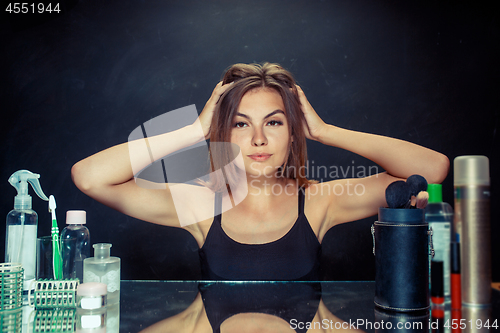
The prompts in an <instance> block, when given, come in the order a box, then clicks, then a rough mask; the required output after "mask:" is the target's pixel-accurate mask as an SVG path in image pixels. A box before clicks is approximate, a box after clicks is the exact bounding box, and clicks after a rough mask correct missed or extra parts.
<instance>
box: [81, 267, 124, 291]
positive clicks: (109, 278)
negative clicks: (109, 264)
mask: <svg viewBox="0 0 500 333" xmlns="http://www.w3.org/2000/svg"><path fill="white" fill-rule="evenodd" d="M84 274H85V276H84V278H83V280H84V281H85V282H100V283H104V284H105V285H107V286H108V293H112V292H115V291H118V290H120V270H119V269H117V270H112V271H109V272H107V273H106V274H104V275H103V276H99V275H97V274H95V273H94V272H92V271H90V270H86V271H84Z"/></svg>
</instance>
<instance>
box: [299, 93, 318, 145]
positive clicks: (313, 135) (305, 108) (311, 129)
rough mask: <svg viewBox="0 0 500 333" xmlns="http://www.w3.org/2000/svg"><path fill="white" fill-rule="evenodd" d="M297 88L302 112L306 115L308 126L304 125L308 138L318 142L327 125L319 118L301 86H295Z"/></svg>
mask: <svg viewBox="0 0 500 333" xmlns="http://www.w3.org/2000/svg"><path fill="white" fill-rule="evenodd" d="M295 86H296V87H297V92H298V94H299V100H300V104H301V109H302V112H303V113H304V117H305V119H306V122H307V123H306V124H304V130H305V134H306V137H307V138H308V139H312V140H317V139H318V136H319V133H320V131H321V129H322V128H323V127H324V125H325V123H324V122H323V120H322V119H321V118H320V117H319V116H318V114H317V113H316V111H315V110H314V108H313V107H312V106H311V104H310V103H309V101H308V100H307V97H306V94H304V91H303V90H302V88H300V86H298V85H295Z"/></svg>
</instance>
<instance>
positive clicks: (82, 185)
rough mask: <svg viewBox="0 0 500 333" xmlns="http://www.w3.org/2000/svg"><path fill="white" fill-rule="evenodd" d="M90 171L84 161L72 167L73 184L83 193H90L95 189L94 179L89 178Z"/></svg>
mask: <svg viewBox="0 0 500 333" xmlns="http://www.w3.org/2000/svg"><path fill="white" fill-rule="evenodd" d="M89 173H90V172H89V170H88V168H87V167H85V163H84V161H80V162H78V163H76V164H75V165H73V167H71V179H72V180H73V183H74V184H75V185H76V187H78V189H79V190H80V191H82V192H83V193H89V192H90V191H91V189H92V187H93V185H92V181H91V179H92V177H90V176H89Z"/></svg>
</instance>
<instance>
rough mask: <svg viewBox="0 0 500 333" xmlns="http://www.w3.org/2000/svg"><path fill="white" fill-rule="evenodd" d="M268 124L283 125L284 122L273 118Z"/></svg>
mask: <svg viewBox="0 0 500 333" xmlns="http://www.w3.org/2000/svg"><path fill="white" fill-rule="evenodd" d="M267 124H268V125H270V126H280V125H283V122H282V121H279V120H271V121H269V122H268V123H267Z"/></svg>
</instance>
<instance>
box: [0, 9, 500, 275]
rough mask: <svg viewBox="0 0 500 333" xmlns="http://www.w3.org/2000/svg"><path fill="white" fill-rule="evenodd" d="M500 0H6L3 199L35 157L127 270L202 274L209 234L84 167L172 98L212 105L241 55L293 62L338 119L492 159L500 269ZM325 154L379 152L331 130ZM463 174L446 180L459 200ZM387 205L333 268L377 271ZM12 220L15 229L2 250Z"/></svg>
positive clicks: (337, 242)
mask: <svg viewBox="0 0 500 333" xmlns="http://www.w3.org/2000/svg"><path fill="white" fill-rule="evenodd" d="M46 3H47V2H46ZM53 3H55V1H54V2H53ZM487 3H488V2H481V1H476V2H472V1H399V0H394V1H382V0H381V1H371V0H355V1H341V0H333V1H192V0H189V1H165V0H154V1H117V0H106V1H101V0H80V1H76V0H73V1H67V2H64V1H60V4H61V8H63V9H64V13H62V14H60V15H56V14H47V15H44V16H42V15H39V14H34V15H27V14H17V15H14V14H8V13H6V12H5V8H6V6H7V2H5V3H3V8H2V15H3V16H2V18H1V20H0V27H1V34H0V45H1V47H2V50H1V53H0V78H1V81H0V87H1V89H0V108H1V114H2V118H1V119H2V121H1V123H0V126H1V130H0V140H1V146H0V165H1V171H0V193H1V197H0V212H2V213H3V214H4V215H7V213H8V212H9V211H10V210H11V209H12V207H13V198H14V196H15V190H14V189H13V188H12V187H11V186H10V185H9V184H8V182H7V179H8V177H9V176H10V175H11V174H12V173H13V172H15V171H16V170H19V169H28V170H31V171H33V172H36V173H39V174H41V184H42V187H43V189H44V191H45V192H46V193H47V194H53V195H55V197H56V199H57V203H58V210H57V211H58V218H59V226H60V228H61V229H62V228H63V226H64V220H65V212H66V210H69V209H84V210H86V211H87V213H88V227H89V229H90V232H91V238H92V243H97V242H110V243H112V244H113V247H112V255H115V256H118V257H121V258H122V279H196V278H199V276H200V271H199V267H198V257H197V244H196V242H195V241H194V239H193V238H192V237H191V236H190V235H189V234H188V233H187V232H186V231H183V230H178V229H175V228H168V227H162V226H157V225H152V224H148V223H145V222H143V221H138V220H135V219H132V218H130V217H127V216H125V215H123V214H120V213H118V212H115V211H113V210H112V209H110V208H107V207H105V206H103V205H101V204H100V203H98V202H96V201H94V200H92V199H90V198H88V197H86V196H85V195H84V194H82V193H81V192H80V191H79V190H78V189H77V188H76V187H75V186H74V185H73V183H72V181H71V177H70V169H71V166H72V165H73V164H74V163H76V162H77V161H79V160H80V159H83V158H85V157H87V156H89V155H91V154H93V153H96V152H98V151H100V150H103V149H105V148H108V147H110V146H112V145H115V144H119V143H122V142H126V141H127V138H128V135H129V134H130V132H131V131H132V130H133V129H135V128H136V127H137V126H139V125H140V124H142V123H144V122H145V121H148V120H150V119H152V118H154V117H156V116H158V115H161V114H163V113H165V112H167V111H170V110H174V109H177V108H180V107H184V106H187V105H190V104H195V105H196V106H197V108H198V112H199V111H201V109H202V107H203V106H204V104H205V102H206V100H207V99H208V97H209V96H210V94H211V91H212V89H213V87H214V86H215V84H216V83H217V82H218V81H219V79H220V77H221V75H222V73H223V71H224V70H225V69H226V68H227V67H228V66H230V65H231V64H233V63H236V62H245V63H248V62H264V61H269V62H278V63H280V64H282V65H283V66H284V67H285V68H287V69H289V70H290V71H292V72H293V73H294V75H295V77H296V79H297V81H298V83H299V84H300V85H301V86H302V88H303V89H304V91H305V93H306V95H307V97H308V98H309V100H310V102H311V103H312V105H313V106H314V108H315V109H316V111H317V112H318V113H319V115H320V116H321V117H322V118H323V119H324V120H325V121H326V122H328V123H331V124H334V125H337V126H341V127H345V128H349V129H354V130H359V131H365V132H371V133H376V134H382V135H388V136H392V137H396V138H400V139H404V140H408V141H411V142H414V143H417V144H420V145H423V146H426V147H429V148H431V149H434V150H437V151H440V152H442V153H444V154H446V155H447V156H448V157H449V158H450V160H451V161H453V159H454V158H455V157H456V156H459V155H468V154H480V155H486V156H488V157H489V158H490V166H491V179H492V213H491V220H492V239H493V240H494V241H493V242H492V246H493V249H492V253H493V261H494V264H493V267H494V279H495V280H500V271H499V266H500V265H498V262H499V253H500V251H499V245H498V242H496V241H495V240H496V239H498V238H499V236H500V231H499V229H500V228H499V226H498V222H499V219H500V217H499V211H498V202H499V199H498V170H499V163H500V161H499V157H500V156H499V151H500V150H499V149H498V137H497V133H496V132H497V128H498V121H499V98H498V95H499V92H500V90H499V80H498V79H499V75H498V74H499V66H498V59H499V56H500V54H499V53H500V52H499V40H500V34H499V32H500V29H499V22H498V19H499V15H498V14H499V12H498V10H496V9H495V8H494V7H493V6H492V5H487ZM309 158H310V160H311V161H314V164H315V165H316V166H318V165H325V166H337V167H339V168H340V167H343V168H344V169H345V168H346V167H348V166H351V165H353V164H354V165H356V166H366V167H368V166H372V165H373V163H371V162H370V161H367V160H365V159H363V158H360V157H358V156H355V155H353V154H352V153H349V152H346V151H342V150H339V149H337V148H331V147H326V146H323V145H321V144H318V143H316V142H309ZM452 172H453V169H452V170H451V172H450V174H449V176H448V177H447V179H446V180H445V182H444V183H443V186H444V200H445V201H447V202H449V203H453V177H452ZM328 179H329V178H325V179H323V180H328ZM31 193H32V194H34V193H33V192H31ZM33 208H34V210H35V211H37V212H38V213H39V218H40V219H39V228H38V229H39V231H38V232H39V235H40V236H41V235H48V234H49V233H50V217H49V214H48V212H47V204H46V203H45V202H42V201H41V200H39V199H37V198H35V197H34V198H33ZM375 218H376V217H373V218H369V219H366V220H363V221H358V222H353V223H348V224H345V225H341V226H338V227H335V228H333V229H332V230H330V232H329V233H328V234H327V236H326V237H325V240H324V242H323V267H324V272H323V273H324V278H325V279H337V280H370V279H374V260H373V255H372V252H371V248H372V239H371V235H370V225H371V224H372V223H373V221H374V220H375ZM4 233H5V228H4V227H1V228H0V244H1V247H0V248H2V249H3V247H4V245H3V244H4V238H5V237H4ZM2 252H3V251H2Z"/></svg>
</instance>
